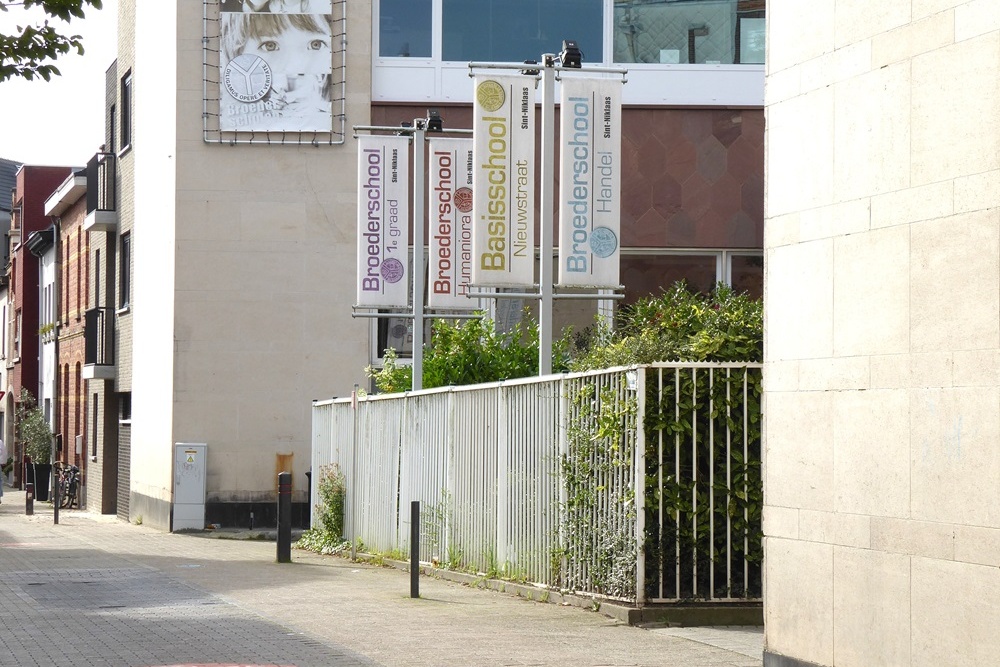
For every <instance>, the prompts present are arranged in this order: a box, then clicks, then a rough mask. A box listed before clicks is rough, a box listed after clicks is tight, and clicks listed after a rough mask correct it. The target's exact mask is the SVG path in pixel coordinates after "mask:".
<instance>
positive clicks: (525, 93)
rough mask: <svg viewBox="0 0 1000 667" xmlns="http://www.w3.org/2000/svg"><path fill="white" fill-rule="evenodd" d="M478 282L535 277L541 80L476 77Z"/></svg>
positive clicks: (509, 282)
mask: <svg viewBox="0 0 1000 667" xmlns="http://www.w3.org/2000/svg"><path fill="white" fill-rule="evenodd" d="M475 86H476V90H475V107H474V109H473V125H472V129H473V142H474V148H473V162H472V164H473V170H474V171H473V177H472V183H473V185H472V191H473V193H474V195H473V198H472V201H473V211H472V221H473V232H472V248H473V264H472V282H473V284H475V285H490V286H498V287H509V286H531V285H533V284H534V282H535V280H534V276H535V222H534V216H535V82H534V80H532V79H529V78H527V77H513V76H507V77H503V76H488V75H478V76H476V77H475Z"/></svg>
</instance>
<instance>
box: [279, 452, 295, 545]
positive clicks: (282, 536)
mask: <svg viewBox="0 0 1000 667" xmlns="http://www.w3.org/2000/svg"><path fill="white" fill-rule="evenodd" d="M278 562H279V563H291V562H292V473H290V472H281V473H278Z"/></svg>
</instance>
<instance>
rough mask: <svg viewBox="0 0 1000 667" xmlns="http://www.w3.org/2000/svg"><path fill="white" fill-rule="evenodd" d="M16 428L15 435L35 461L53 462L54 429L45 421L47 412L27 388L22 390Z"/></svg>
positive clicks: (15, 423) (16, 415) (16, 414)
mask: <svg viewBox="0 0 1000 667" xmlns="http://www.w3.org/2000/svg"><path fill="white" fill-rule="evenodd" d="M14 429H15V430H14V435H15V437H16V438H17V441H18V442H20V443H21V445H22V446H23V447H24V453H25V454H27V455H28V456H30V457H31V460H32V461H33V462H34V463H51V462H52V429H51V428H50V427H49V423H48V422H47V421H45V413H43V412H42V409H41V408H40V407H38V403H37V402H36V401H35V397H34V395H32V393H31V392H30V391H28V390H27V389H22V390H21V398H20V401H18V404H17V410H16V411H15V422H14Z"/></svg>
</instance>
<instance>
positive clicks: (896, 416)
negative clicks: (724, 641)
mask: <svg viewBox="0 0 1000 667" xmlns="http://www.w3.org/2000/svg"><path fill="white" fill-rule="evenodd" d="M768 21H769V33H768V50H769V52H768V56H767V62H768V64H767V71H768V76H767V86H766V115H767V131H766V155H767V188H766V198H765V207H766V220H765V229H764V243H765V249H766V277H765V308H766V325H765V326H766V335H765V339H766V342H765V348H766V349H765V358H766V367H765V373H764V382H765V392H766V393H765V414H766V428H765V439H766V452H765V461H764V469H765V472H764V476H765V511H764V530H765V534H766V540H765V550H766V551H765V553H766V559H765V569H766V574H765V617H766V652H765V665H824V666H832V665H837V666H838V667H843V666H850V665H921V666H923V665H928V666H929V665H943V664H947V665H982V664H989V663H991V662H995V660H996V658H995V657H994V656H992V655H991V653H992V648H991V647H992V646H993V645H994V641H993V637H994V634H995V627H996V625H997V622H998V621H1000V604H997V593H998V590H1000V570H998V569H997V565H998V562H997V561H998V559H1000V556H998V555H997V554H1000V485H998V484H997V479H998V478H1000V449H998V447H997V444H996V443H997V442H998V441H1000V128H998V125H997V123H996V119H997V118H1000V3H996V2H995V1H994V0H965V1H961V0H912V1H911V0H885V1H884V2H878V3H872V2H865V1H862V0H856V1H847V0H837V1H836V2H835V1H834V0H818V1H816V2H810V3H800V2H797V1H795V0H772V2H771V3H770V4H769V6H768Z"/></svg>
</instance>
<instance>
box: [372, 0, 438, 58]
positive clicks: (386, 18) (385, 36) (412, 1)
mask: <svg viewBox="0 0 1000 667" xmlns="http://www.w3.org/2000/svg"><path fill="white" fill-rule="evenodd" d="M378 54H379V55H380V56H381V57H383V58H395V57H402V58H430V57H431V0H382V1H381V2H380V3H379V22H378Z"/></svg>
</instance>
